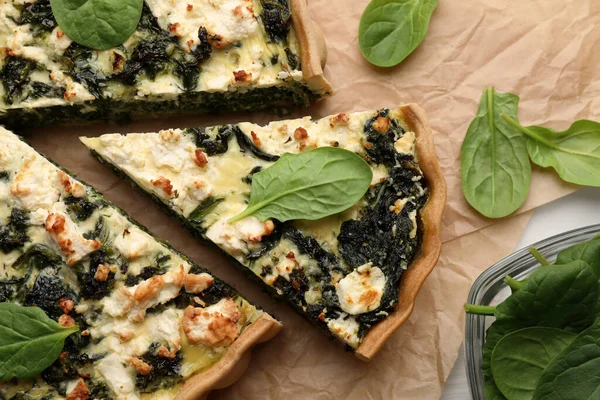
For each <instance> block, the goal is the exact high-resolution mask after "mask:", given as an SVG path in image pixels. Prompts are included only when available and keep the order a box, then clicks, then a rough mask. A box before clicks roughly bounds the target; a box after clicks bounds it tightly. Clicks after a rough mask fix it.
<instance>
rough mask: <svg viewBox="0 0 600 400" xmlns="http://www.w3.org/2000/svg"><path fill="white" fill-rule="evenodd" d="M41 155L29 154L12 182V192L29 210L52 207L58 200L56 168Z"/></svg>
mask: <svg viewBox="0 0 600 400" xmlns="http://www.w3.org/2000/svg"><path fill="white" fill-rule="evenodd" d="M49 166H50V163H49V162H47V161H46V160H44V159H42V158H41V157H36V156H28V157H26V158H25V160H24V161H23V165H22V166H21V169H20V170H19V173H18V174H17V176H16V177H15V179H14V181H13V182H12V183H11V186H10V192H11V194H13V195H14V196H16V197H18V198H19V200H20V201H21V203H22V204H23V207H24V208H25V209H27V210H36V209H38V208H44V209H50V207H51V206H52V205H53V204H54V203H55V202H56V201H57V200H58V198H59V196H60V191H59V190H58V189H57V186H58V185H57V183H58V175H57V170H56V168H54V167H52V168H49Z"/></svg>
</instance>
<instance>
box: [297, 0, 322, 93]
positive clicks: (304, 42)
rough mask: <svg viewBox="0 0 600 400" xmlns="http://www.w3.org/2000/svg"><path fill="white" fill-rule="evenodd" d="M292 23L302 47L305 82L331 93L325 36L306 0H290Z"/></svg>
mask: <svg viewBox="0 0 600 400" xmlns="http://www.w3.org/2000/svg"><path fill="white" fill-rule="evenodd" d="M290 6H291V9H292V24H293V26H294V31H295V32H296V39H297V40H298V45H299V47H300V61H301V63H302V74H303V75H304V82H305V83H306V85H307V86H308V87H309V89H310V90H312V91H314V92H317V93H321V94H323V95H331V93H332V92H333V88H332V87H331V84H330V83H329V82H328V81H327V79H326V78H325V75H324V74H323V68H324V67H325V63H326V62H327V47H326V45H325V36H324V35H323V32H322V31H321V29H320V28H319V26H318V25H316V24H315V23H314V22H313V20H312V19H311V17H310V14H309V12H308V4H307V2H306V0H290Z"/></svg>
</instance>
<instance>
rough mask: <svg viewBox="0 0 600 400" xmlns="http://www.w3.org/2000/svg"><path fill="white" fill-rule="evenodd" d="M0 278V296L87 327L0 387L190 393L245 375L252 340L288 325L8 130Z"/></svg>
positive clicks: (5, 391) (1, 163)
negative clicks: (42, 365)
mask: <svg viewBox="0 0 600 400" xmlns="http://www.w3.org/2000/svg"><path fill="white" fill-rule="evenodd" d="M0 283H1V285H0V288H1V289H2V290H0V301H10V302H14V303H17V304H21V305H25V306H32V305H36V306H38V307H40V308H42V310H44V312H45V313H46V314H47V315H49V316H50V317H51V318H53V319H55V320H57V321H59V324H61V325H63V326H70V325H69V324H77V325H79V326H80V328H81V331H80V332H79V333H77V334H75V335H72V336H71V337H69V338H68V339H67V341H66V343H65V348H64V350H63V354H62V355H61V358H60V359H59V360H57V361H56V362H55V363H54V364H53V365H52V366H50V367H49V368H47V369H46V370H45V371H44V372H42V374H41V375H40V376H38V377H35V378H34V379H33V380H22V381H17V382H7V383H2V384H0V397H3V396H4V397H7V398H10V397H11V396H12V395H14V394H16V393H22V394H26V393H29V391H31V390H33V391H35V395H36V396H37V395H43V396H46V395H48V396H53V395H54V396H59V395H60V393H63V395H64V393H65V392H66V393H67V398H79V397H76V395H77V393H87V394H88V395H90V396H99V397H102V398H104V395H106V396H111V398H113V397H114V398H115V399H127V400H137V399H139V400H144V399H147V398H160V399H164V400H167V399H182V400H187V399H195V398H198V396H204V395H206V394H207V393H208V392H209V391H211V390H213V389H216V388H222V387H225V386H228V385H230V384H232V383H234V382H235V381H236V380H237V379H239V377H240V376H241V374H242V373H243V371H244V370H245V369H246V367H247V365H248V359H249V357H250V348H251V347H252V346H254V345H255V344H257V343H261V342H265V341H267V340H270V339H271V338H272V337H274V336H275V335H276V334H277V333H278V332H279V331H280V330H281V328H282V326H281V323H280V322H278V321H277V320H275V319H273V318H272V317H271V316H270V315H269V314H267V313H266V312H265V311H263V310H261V309H260V308H258V307H256V306H254V305H252V304H251V303H249V302H248V301H247V300H246V299H245V298H243V297H242V296H241V295H240V294H239V293H238V292H237V291H236V290H235V289H233V288H231V287H230V286H228V285H227V284H226V283H224V282H223V281H221V280H220V279H218V278H216V277H214V276H213V275H212V274H210V273H209V272H208V271H207V270H205V269H203V268H201V267H199V266H198V265H196V264H194V263H193V262H192V261H191V260H190V259H189V258H188V257H186V256H185V255H183V254H181V253H179V252H178V251H177V250H175V249H174V248H173V247H171V246H170V245H169V244H167V243H166V242H164V241H162V240H160V239H157V238H155V237H154V236H152V235H151V234H150V233H149V232H148V231H147V230H146V228H144V227H143V226H141V225H139V224H138V223H137V222H136V221H134V220H133V219H131V218H130V217H129V216H128V215H127V214H126V213H125V212H124V211H122V210H121V209H119V208H118V207H116V206H114V205H113V204H112V203H110V202H109V201H107V200H106V199H105V198H104V197H103V196H102V195H101V194H100V193H98V192H97V191H96V190H94V189H93V188H92V187H90V186H88V185H86V184H85V183H83V182H81V181H78V180H77V179H76V178H74V177H73V176H72V175H70V174H69V173H67V172H66V171H65V170H63V169H61V168H60V167H58V166H57V165H55V164H53V163H52V162H50V161H49V160H48V159H46V158H45V157H44V156H42V155H41V154H39V153H37V152H36V151H35V150H34V149H33V148H31V147H30V146H29V145H27V144H26V143H25V142H24V141H22V140H21V138H20V137H18V136H16V135H15V134H13V133H11V132H10V131H7V130H6V129H4V128H0ZM63 355H64V357H63ZM155 396H156V397H155ZM86 398H87V397H86Z"/></svg>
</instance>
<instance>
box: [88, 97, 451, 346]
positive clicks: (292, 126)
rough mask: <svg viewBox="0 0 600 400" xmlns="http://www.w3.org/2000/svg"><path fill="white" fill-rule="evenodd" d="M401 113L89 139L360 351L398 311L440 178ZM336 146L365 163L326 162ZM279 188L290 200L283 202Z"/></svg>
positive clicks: (104, 157)
mask: <svg viewBox="0 0 600 400" xmlns="http://www.w3.org/2000/svg"><path fill="white" fill-rule="evenodd" d="M403 110H404V109H403V108H402V107H400V108H398V109H382V110H379V111H367V112H357V113H350V114H338V115H333V116H330V117H326V118H323V119H321V120H312V119H311V118H309V117H306V118H302V119H296V120H288V121H279V122H272V123H270V124H269V125H266V126H260V125H256V124H251V123H239V124H229V125H220V126H213V127H205V128H189V129H183V130H182V129H169V130H163V131H160V132H156V133H145V134H143V133H132V134H128V135H120V134H107V135H102V136H100V137H96V138H89V137H87V138H81V140H82V141H83V143H84V144H85V145H86V146H87V147H88V148H89V149H90V150H91V151H92V152H93V154H94V155H96V156H97V157H98V158H99V159H100V161H102V162H103V163H105V164H107V165H109V166H110V167H111V168H112V169H113V170H115V171H116V172H117V173H118V174H119V175H121V176H122V177H124V178H125V179H128V180H130V181H132V182H133V183H134V184H135V185H136V186H137V187H138V188H140V189H141V190H142V191H144V192H145V193H147V194H149V195H150V196H152V197H153V198H154V199H155V200H156V201H157V202H158V203H159V204H160V205H161V206H163V208H166V209H167V210H168V211H169V212H170V213H171V214H173V215H175V216H176V217H177V218H178V219H179V221H180V222H182V223H183V224H184V225H185V226H186V227H187V228H189V229H190V230H191V231H192V232H194V233H196V234H198V235H200V236H201V237H202V238H204V239H206V240H208V241H210V242H213V243H214V244H216V245H217V246H218V247H219V248H220V249H221V250H223V251H224V252H225V253H227V254H228V255H229V256H231V257H233V258H234V259H235V260H236V261H237V262H238V264H239V265H241V266H242V267H243V268H245V269H249V270H250V271H252V272H253V276H254V277H255V278H257V279H258V280H259V281H260V282H261V283H263V284H264V285H265V287H266V288H267V290H269V291H270V292H271V293H272V294H273V295H274V296H275V297H278V298H283V299H285V300H286V301H287V302H288V303H290V304H291V305H293V307H294V308H295V309H296V310H299V311H300V312H301V313H302V314H304V316H305V317H306V318H308V319H309V320H310V321H311V322H313V323H315V324H316V325H318V326H320V327H322V328H324V329H325V330H327V331H329V333H330V334H331V335H333V336H335V337H336V338H337V339H339V340H340V341H341V342H342V343H343V344H345V345H346V346H347V347H348V348H350V349H354V350H356V349H357V348H358V347H359V346H360V345H361V343H362V342H363V340H364V338H365V336H366V335H367V333H368V332H369V331H370V330H371V329H373V328H374V327H375V326H376V325H377V324H378V323H379V322H380V321H382V320H384V319H386V318H387V317H388V315H389V314H390V313H392V312H393V311H394V308H395V306H396V304H397V302H398V298H399V286H400V285H399V282H400V280H401V278H402V275H403V273H404V272H405V271H406V270H407V269H409V268H411V264H412V262H413V260H414V259H415V257H417V256H418V255H419V254H420V251H421V248H420V245H421V243H422V240H423V236H422V235H423V224H422V222H421V215H422V214H421V212H422V210H423V209H424V206H425V204H426V203H427V201H428V198H429V196H430V193H431V185H432V184H439V182H428V180H427V179H425V176H424V172H423V170H422V168H421V165H420V160H419V156H418V151H417V148H418V146H419V140H427V139H426V138H422V139H420V138H417V136H416V134H415V131H414V130H413V129H412V127H411V125H410V124H409V123H408V122H407V118H406V116H405V115H404V111H403ZM407 112H408V111H407ZM431 147H432V146H431ZM315 149H316V150H315ZM327 149H333V150H327ZM334 150H338V151H337V152H336V151H334ZM342 150H343V151H342ZM334 153H335V154H338V153H342V154H339V155H340V156H343V157H342V159H344V160H346V161H350V158H352V159H353V158H357V159H358V161H357V162H356V163H355V162H350V163H346V164H344V163H340V164H339V165H337V168H330V165H329V164H328V163H329V162H339V160H340V158H326V157H329V155H330V154H334ZM345 153H350V155H351V156H352V157H350V158H348V157H347V156H345V155H344V154H345ZM319 154H321V156H322V157H321V156H319ZM280 158H281V160H283V161H285V162H284V163H281V162H280V161H277V160H279V159H280ZM304 159H306V160H308V161H306V162H304ZM361 159H362V160H361ZM363 160H364V161H363ZM311 165H314V167H311ZM435 165H436V167H437V161H435ZM307 168H312V170H308V169H307ZM365 177H367V182H366V185H365V186H364V189H361V188H360V187H361V186H362V185H363V181H364V178H365ZM441 179H442V180H443V178H441ZM284 180H285V182H284ZM255 183H256V185H255ZM348 183H350V187H348V186H347V185H348ZM442 184H443V182H442ZM279 189H281V193H282V196H283V195H284V193H291V194H293V195H294V197H292V196H291V195H285V196H287V197H286V198H285V201H280V200H278V199H279V198H280V197H278V195H277V193H278V192H277V191H278V190H279ZM361 190H362V192H359V191H361ZM365 190H366V193H365V192H364V191H365ZM265 193H268V195H267V194H265ZM361 193H364V195H362V194H361ZM356 194H358V197H357V199H358V200H356V199H355V200H353V201H352V202H351V203H350V204H345V203H344V202H345V201H346V200H347V199H348V198H351V196H354V195H356ZM257 198H260V201H259V200H257ZM257 204H258V206H257ZM265 205H267V206H265ZM259 206H260V207H259ZM261 207H262V208H261ZM294 207H295V208H296V209H294ZM244 210H247V211H244ZM248 210H249V211H248ZM331 210H333V211H331ZM240 213H242V214H240ZM298 218H302V219H298ZM357 354H358V353H357Z"/></svg>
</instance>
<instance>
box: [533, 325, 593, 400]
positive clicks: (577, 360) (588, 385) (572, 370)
mask: <svg viewBox="0 0 600 400" xmlns="http://www.w3.org/2000/svg"><path fill="white" fill-rule="evenodd" d="M598 371H600V318H599V319H597V320H596V322H594V324H593V325H592V326H590V327H589V328H588V329H586V330H585V331H583V332H581V333H580V334H579V335H578V336H577V337H576V338H575V340H573V341H572V342H571V344H569V345H568V346H567V347H566V348H565V349H564V350H563V351H562V352H561V353H560V354H558V355H557V356H556V357H555V358H554V359H553V360H552V362H551V363H550V365H548V366H547V367H546V369H544V372H543V373H542V376H541V377H540V379H539V380H538V383H537V387H536V388H535V392H534V395H533V398H534V399H540V400H541V399H543V400H564V399H598V398H600V374H599V373H598Z"/></svg>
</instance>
